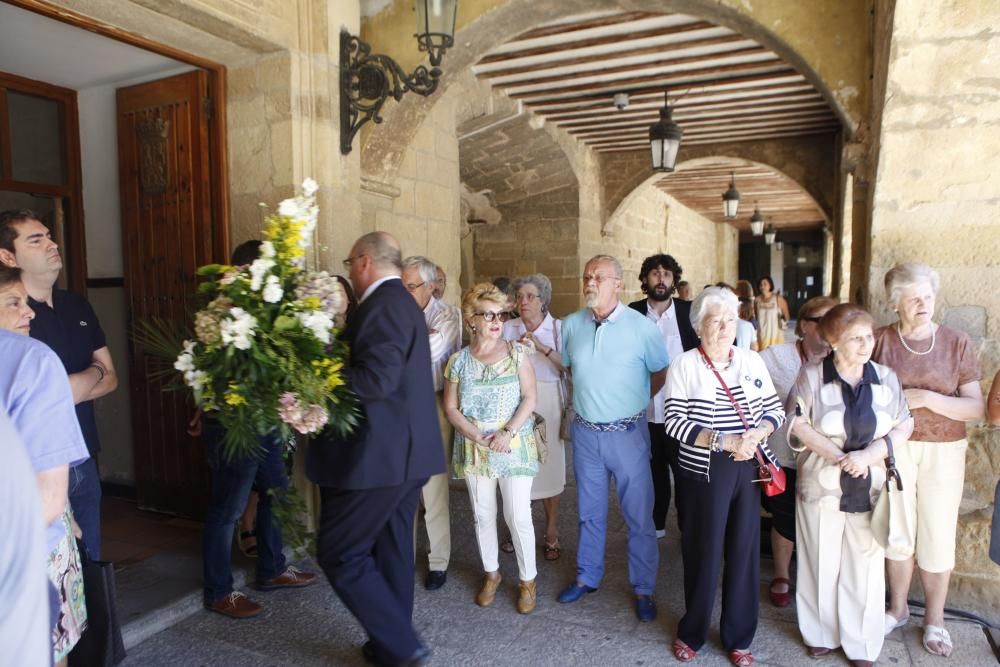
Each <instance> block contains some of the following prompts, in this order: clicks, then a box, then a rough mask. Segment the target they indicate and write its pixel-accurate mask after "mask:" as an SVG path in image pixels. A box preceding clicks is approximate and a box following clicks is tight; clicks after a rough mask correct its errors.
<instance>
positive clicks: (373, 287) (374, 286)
mask: <svg viewBox="0 0 1000 667" xmlns="http://www.w3.org/2000/svg"><path fill="white" fill-rule="evenodd" d="M389 280H401V278H400V277H399V276H384V277H382V278H379V279H378V280H376V281H375V282H373V283H372V284H371V285H369V286H368V289H366V290H365V293H364V294H362V295H361V298H360V299H358V303H359V304H360V303H362V302H363V301H364V300H365V299H367V298H368V297H370V296H371V295H372V292H374V291H375V290H376V289H378V286H379V285H381V284H382V283H384V282H387V281H389Z"/></svg>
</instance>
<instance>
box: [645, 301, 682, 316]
mask: <svg viewBox="0 0 1000 667" xmlns="http://www.w3.org/2000/svg"><path fill="white" fill-rule="evenodd" d="M650 303H651V302H650V300H649V299H646V312H647V313H649V316H650V317H652V318H653V319H654V320H659V319H660V318H661V317H665V318H667V319H668V320H672V319H675V317H676V312H675V310H674V299H673V298H671V299H670V305H669V306H667V309H666V310H665V311H663V314H662V315H657V314H656V311H655V310H653V307H652V306H651V305H650Z"/></svg>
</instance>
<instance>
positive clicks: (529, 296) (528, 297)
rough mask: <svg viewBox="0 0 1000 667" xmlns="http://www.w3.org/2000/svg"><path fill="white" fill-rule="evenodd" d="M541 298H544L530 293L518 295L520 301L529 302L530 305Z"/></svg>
mask: <svg viewBox="0 0 1000 667" xmlns="http://www.w3.org/2000/svg"><path fill="white" fill-rule="evenodd" d="M541 298H542V297H540V296H538V295H537V294H531V293H530V292H522V293H521V294H518V295H517V300H518V301H527V302H528V303H531V302H532V301H534V300H535V299H541Z"/></svg>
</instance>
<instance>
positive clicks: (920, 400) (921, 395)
mask: <svg viewBox="0 0 1000 667" xmlns="http://www.w3.org/2000/svg"><path fill="white" fill-rule="evenodd" d="M933 393H934V392H932V391H929V390H927V389H904V390H903V394H905V395H906V404H907V405H909V406H910V409H911V410H916V409H917V408H926V407H927V403H928V399H929V398H930V396H929V394H933Z"/></svg>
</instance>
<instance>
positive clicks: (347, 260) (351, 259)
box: [344, 253, 369, 270]
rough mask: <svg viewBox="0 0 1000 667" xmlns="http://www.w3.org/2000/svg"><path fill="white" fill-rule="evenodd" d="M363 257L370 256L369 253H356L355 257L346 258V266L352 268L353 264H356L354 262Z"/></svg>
mask: <svg viewBox="0 0 1000 667" xmlns="http://www.w3.org/2000/svg"><path fill="white" fill-rule="evenodd" d="M362 257H369V255H368V254H367V253H361V254H360V255H356V256H354V257H348V258H347V259H345V260H344V268H345V269H348V270H350V268H351V264H354V262H356V261H358V260H359V259H361V258H362Z"/></svg>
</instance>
